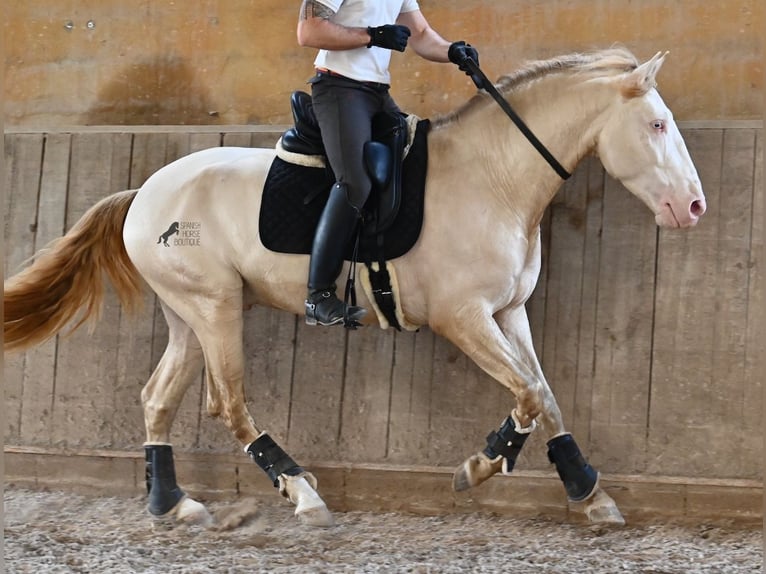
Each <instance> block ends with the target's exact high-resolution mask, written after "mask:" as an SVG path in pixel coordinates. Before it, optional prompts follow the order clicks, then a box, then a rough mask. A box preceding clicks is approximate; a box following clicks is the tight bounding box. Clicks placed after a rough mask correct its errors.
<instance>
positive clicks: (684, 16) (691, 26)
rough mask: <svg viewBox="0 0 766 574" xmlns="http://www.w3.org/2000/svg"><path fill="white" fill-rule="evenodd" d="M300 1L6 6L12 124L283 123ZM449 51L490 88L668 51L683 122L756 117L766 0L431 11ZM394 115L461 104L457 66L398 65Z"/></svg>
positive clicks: (565, 0) (669, 95)
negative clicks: (519, 73)
mask: <svg viewBox="0 0 766 574" xmlns="http://www.w3.org/2000/svg"><path fill="white" fill-rule="evenodd" d="M299 5H300V2H298V1H297V0H296V1H295V2H284V1H283V0H198V1H194V2H153V1H150V0H128V1H124V0H56V1H55V2H52V1H51V0H24V1H23V2H19V1H16V2H6V3H5V6H4V8H5V11H4V14H5V18H4V27H5V30H4V33H5V38H6V41H5V47H6V53H5V57H6V78H5V79H6V83H5V86H4V91H5V103H6V107H5V114H6V125H11V126H48V127H51V126H62V125H94V124H98V125H110V124H194V125H202V124H220V125H232V124H284V123H288V122H289V121H290V115H289V108H288V97H289V94H290V92H292V91H293V90H295V89H300V88H302V87H305V84H304V82H305V80H306V79H307V78H308V77H309V76H310V75H311V73H312V61H313V57H314V50H312V49H308V48H306V49H304V48H300V47H298V45H297V43H296V39H295V27H296V22H297V16H298V7H299ZM421 8H422V10H423V12H424V14H426V16H427V17H428V18H429V21H430V22H431V24H432V25H433V26H434V27H435V28H436V29H437V30H439V31H440V32H441V33H442V35H444V36H445V37H447V38H449V39H455V40H456V39H465V40H467V41H469V42H471V43H473V44H474V45H476V46H477V47H478V48H479V50H480V54H481V64H482V67H483V68H484V69H485V71H486V73H487V74H488V75H489V76H490V77H493V78H494V77H497V76H499V75H501V74H504V73H508V72H510V71H513V70H514V69H515V68H516V67H518V66H519V64H520V63H521V62H522V61H523V60H525V59H537V58H542V57H548V56H552V55H556V54H562V53H568V52H572V51H577V50H587V49H590V48H604V47H607V46H610V45H612V44H613V43H615V42H617V43H622V44H624V45H626V46H627V47H628V48H630V49H631V50H632V51H633V52H634V53H635V54H636V55H637V56H638V57H639V58H642V59H646V58H648V57H650V56H651V55H653V54H654V53H655V52H656V51H659V50H670V52H671V55H670V57H669V59H668V61H667V63H666V64H665V67H664V69H663V71H662V73H661V76H660V89H661V91H662V93H663V95H664V97H665V99H666V100H667V101H668V102H669V103H670V104H671V107H672V108H673V110H674V111H675V113H676V115H677V118H678V119H681V120H692V119H694V120H699V119H704V120H711V119H751V118H756V117H760V115H761V89H762V73H761V69H762V68H761V66H762V64H761V59H762V55H763V52H762V42H761V38H760V34H761V31H762V29H763V25H764V19H763V2H759V1H757V0H744V1H741V2H711V1H709V0H680V1H675V2H668V1H666V0H641V1H631V0H530V1H524V2H506V1H494V2H485V1H479V0H440V1H436V0H422V1H421ZM392 66H393V74H394V78H395V82H394V88H393V93H394V95H395V97H396V98H397V100H398V101H399V103H400V105H401V106H402V107H403V108H404V109H406V110H407V111H410V112H412V113H416V114H418V115H420V116H421V117H433V116H434V115H435V114H438V113H441V112H446V111H448V110H450V109H453V108H454V107H456V106H457V105H458V104H459V103H461V102H462V101H464V100H465V99H466V98H467V97H468V96H469V95H470V94H471V93H472V91H473V87H472V84H471V83H470V81H469V80H468V79H467V78H466V77H465V76H464V75H463V74H461V73H459V72H458V71H457V70H456V69H454V67H453V66H452V65H451V64H445V65H439V64H433V63H431V62H426V61H424V60H422V59H420V58H418V57H417V56H416V55H415V54H414V53H413V52H411V51H407V52H405V53H404V54H395V55H394V56H393V65H392Z"/></svg>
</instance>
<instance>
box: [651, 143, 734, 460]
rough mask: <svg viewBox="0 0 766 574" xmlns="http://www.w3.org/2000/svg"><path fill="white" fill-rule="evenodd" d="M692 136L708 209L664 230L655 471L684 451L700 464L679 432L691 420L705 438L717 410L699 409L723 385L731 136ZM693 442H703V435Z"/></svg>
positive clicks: (657, 331) (654, 414)
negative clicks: (723, 265)
mask: <svg viewBox="0 0 766 574" xmlns="http://www.w3.org/2000/svg"><path fill="white" fill-rule="evenodd" d="M686 140H687V144H688V146H689V147H690V149H691V150H693V158H694V161H695V164H696V166H697V170H698V172H699V176H700V179H701V181H702V187H703V190H704V192H705V195H706V200H707V206H708V209H707V213H706V214H705V215H704V219H703V220H702V221H700V223H699V224H698V225H697V227H696V228H694V229H691V230H685V231H683V232H665V231H663V232H662V233H661V234H660V253H659V267H658V277H657V297H656V301H657V303H656V305H657V307H656V321H655V335H654V336H655V343H654V352H653V368H652V397H651V401H652V402H651V410H650V418H649V429H648V433H649V449H650V451H651V452H652V456H651V457H650V459H649V465H648V468H647V470H648V471H649V472H662V473H669V472H670V471H669V470H668V468H667V466H668V465H673V467H674V468H678V465H676V464H675V461H674V459H675V458H676V457H677V456H681V457H682V458H683V459H689V460H688V464H690V465H691V466H695V465H696V463H694V462H693V460H691V459H692V458H694V457H695V456H696V455H695V454H694V453H687V452H682V451H680V450H678V449H679V448H680V444H679V442H678V441H677V438H676V437H677V436H679V434H682V433H684V432H685V429H686V428H688V426H689V425H693V426H695V427H698V428H699V429H700V432H699V433H697V435H698V436H700V435H702V434H703V432H702V431H703V430H704V427H705V426H706V424H707V421H708V420H712V419H708V418H707V414H706V413H705V411H706V410H707V409H708V408H712V409H715V408H716V406H715V405H712V404H707V405H706V406H705V407H703V408H702V409H700V408H699V407H700V401H701V400H704V399H703V397H704V396H706V395H707V396H709V393H710V389H711V388H712V387H713V386H714V385H715V384H716V382H715V375H714V369H715V363H716V359H715V357H714V355H715V351H716V341H715V330H716V328H717V327H716V325H715V322H714V317H715V316H716V311H715V309H716V307H717V306H718V305H720V298H721V295H722V294H721V293H720V291H719V289H720V286H721V283H720V277H719V276H718V273H719V270H718V250H719V248H720V239H719V237H720V231H721V229H720V228H721V220H722V217H723V218H725V215H723V213H724V212H725V211H726V207H725V202H726V195H727V193H728V191H726V190H724V183H723V180H722V178H723V174H722V153H723V152H722V150H723V142H724V133H723V131H721V130H705V131H702V130H700V131H698V132H693V133H689V134H687V136H686ZM704 434H706V433H704ZM689 438H691V439H693V438H694V437H693V436H690V437H689ZM694 443H695V445H697V447H699V445H698V443H697V441H696V440H695V441H694ZM674 447H675V450H674ZM695 452H697V451H695ZM708 454H709V453H708ZM721 454H722V455H723V454H724V453H721ZM722 458H725V456H723V457H722ZM711 463H713V461H711ZM713 464H715V463H713Z"/></svg>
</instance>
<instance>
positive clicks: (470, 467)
mask: <svg viewBox="0 0 766 574" xmlns="http://www.w3.org/2000/svg"><path fill="white" fill-rule="evenodd" d="M502 466H503V459H502V457H498V459H497V460H495V461H493V460H490V459H489V458H487V455H485V454H484V453H483V452H480V453H478V454H475V455H473V456H471V457H469V458H468V459H466V461H465V462H464V463H463V464H461V465H460V466H459V467H458V468H457V469H456V470H455V472H454V474H453V475H452V488H453V490H455V492H461V491H463V490H468V489H469V488H473V487H474V486H478V485H480V484H481V483H482V482H484V481H485V480H487V479H488V478H489V477H491V476H492V475H493V474H496V473H498V472H500V470H501V469H502Z"/></svg>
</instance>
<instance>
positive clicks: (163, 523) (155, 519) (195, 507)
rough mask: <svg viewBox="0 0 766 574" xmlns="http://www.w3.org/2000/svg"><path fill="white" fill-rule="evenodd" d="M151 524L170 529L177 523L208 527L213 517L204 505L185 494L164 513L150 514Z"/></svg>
mask: <svg viewBox="0 0 766 574" xmlns="http://www.w3.org/2000/svg"><path fill="white" fill-rule="evenodd" d="M151 516H152V525H153V527H154V528H159V529H163V530H170V529H172V528H174V527H175V526H177V525H179V524H186V525H193V526H202V527H204V528H208V527H210V526H211V525H212V524H213V517H212V516H210V513H209V512H208V511H207V509H206V508H205V506H204V505H203V504H202V503H200V502H197V501H196V500H194V499H193V498H189V497H188V496H185V497H184V498H182V499H181V501H180V502H179V503H178V504H176V505H175V506H174V507H173V508H171V509H170V510H169V511H167V512H166V513H165V514H160V515H156V514H152V515H151Z"/></svg>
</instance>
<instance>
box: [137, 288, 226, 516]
mask: <svg viewBox="0 0 766 574" xmlns="http://www.w3.org/2000/svg"><path fill="white" fill-rule="evenodd" d="M160 304H161V307H162V311H163V313H164V315H165V319H166V321H167V324H168V344H167V347H166V348H165V352H164V354H163V355H162V358H161V359H160V362H159V364H158V365H157V367H156V368H155V370H154V372H153V373H152V376H151V377H150V379H149V381H148V382H147V384H146V386H145V387H144V389H143V391H142V392H141V402H142V404H143V407H144V424H145V425H146V442H145V443H144V451H145V454H146V488H147V491H148V495H149V504H148V510H149V512H150V513H151V514H152V515H154V516H158V517H164V518H171V519H174V520H178V521H183V522H193V523H199V524H209V523H210V522H211V518H210V515H209V514H208V512H207V510H205V507H204V506H203V505H202V504H200V503H199V502H197V501H195V500H193V499H191V498H190V497H188V496H186V494H185V493H184V491H183V490H181V489H180V488H179V487H178V484H177V483H176V477H175V465H174V461H173V447H172V446H171V444H170V427H171V426H172V424H173V419H174V418H175V415H176V413H177V412H178V407H179V406H180V405H181V401H182V400H183V397H184V394H186V391H187V390H188V389H189V386H190V385H191V384H193V383H194V382H195V381H197V380H199V376H200V373H201V372H202V367H203V365H204V357H203V354H202V347H201V346H200V344H199V341H198V340H197V337H196V336H195V335H194V333H193V332H192V330H191V328H190V327H189V326H188V325H187V324H186V323H184V322H183V320H182V319H181V318H180V317H179V316H178V315H177V314H176V313H175V312H174V311H173V310H171V309H170V308H169V307H168V306H167V305H166V304H165V303H164V302H160Z"/></svg>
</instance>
